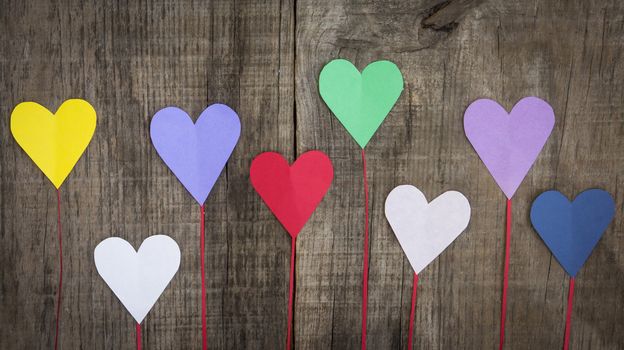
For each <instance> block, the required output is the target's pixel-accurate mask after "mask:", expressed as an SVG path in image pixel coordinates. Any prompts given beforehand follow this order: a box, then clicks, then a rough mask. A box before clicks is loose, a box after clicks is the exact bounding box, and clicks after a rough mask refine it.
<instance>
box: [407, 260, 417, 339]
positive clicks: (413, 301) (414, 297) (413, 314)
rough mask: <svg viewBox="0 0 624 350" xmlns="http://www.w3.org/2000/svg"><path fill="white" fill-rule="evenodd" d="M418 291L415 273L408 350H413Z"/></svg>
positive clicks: (415, 274)
mask: <svg viewBox="0 0 624 350" xmlns="http://www.w3.org/2000/svg"><path fill="white" fill-rule="evenodd" d="M417 289H418V274H417V273H415V272H414V283H413V284H412V310H411V311H410V320H409V333H408V335H407V348H408V349H410V350H411V349H412V335H413V333H414V316H415V314H416V312H415V311H416V290H417Z"/></svg>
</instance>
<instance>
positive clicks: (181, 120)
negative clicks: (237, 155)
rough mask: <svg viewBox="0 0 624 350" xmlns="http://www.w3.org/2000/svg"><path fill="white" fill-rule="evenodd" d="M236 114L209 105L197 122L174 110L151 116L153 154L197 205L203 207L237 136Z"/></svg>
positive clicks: (232, 149)
mask: <svg viewBox="0 0 624 350" xmlns="http://www.w3.org/2000/svg"><path fill="white" fill-rule="evenodd" d="M240 131H241V125H240V120H239V119H238V115H237V114H236V112H234V110H232V109H231V108H230V107H228V106H226V105H223V104H213V105H211V106H209V107H208V108H206V109H204V111H203V112H202V113H201V114H200V116H199V118H197V121H196V122H195V123H193V120H191V118H190V117H189V115H188V114H186V112H184V111H183V110H181V109H180V108H177V107H166V108H163V109H161V110H160V111H158V112H156V114H154V117H153V118H152V122H151V125H150V135H151V138H152V143H153V144H154V148H156V152H158V155H159V156H160V158H162V160H163V161H164V162H165V164H167V166H168V167H169V169H171V171H172V172H173V174H174V175H175V176H176V177H177V178H178V180H180V182H181V183H182V185H183V186H184V187H185V188H186V189H187V190H188V191H189V193H190V194H191V195H192V196H193V198H195V200H196V201H197V203H199V204H200V205H202V204H204V202H205V201H206V198H208V195H209V194H210V191H211V190H212V187H213V186H214V184H215V182H217V179H218V178H219V175H220V174H221V171H222V170H223V168H224V167H225V164H226V163H227V161H228V159H229V158H230V155H231V154H232V152H233V151H234V147H236V143H237V142H238V138H239V137H240Z"/></svg>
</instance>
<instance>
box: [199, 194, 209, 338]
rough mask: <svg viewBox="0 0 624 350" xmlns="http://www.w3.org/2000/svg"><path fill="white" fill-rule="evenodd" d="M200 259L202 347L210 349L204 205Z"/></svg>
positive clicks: (201, 219) (202, 207) (201, 221)
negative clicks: (207, 320)
mask: <svg viewBox="0 0 624 350" xmlns="http://www.w3.org/2000/svg"><path fill="white" fill-rule="evenodd" d="M199 213H200V214H199V215H200V217H199V231H200V232H199V260H200V264H201V268H200V270H201V304H202V311H201V315H202V349H203V350H206V349H208V332H207V325H206V275H205V273H204V272H205V271H204V262H205V248H204V227H205V222H204V205H203V204H202V205H201V206H200V207H199Z"/></svg>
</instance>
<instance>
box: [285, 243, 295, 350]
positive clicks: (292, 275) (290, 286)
mask: <svg viewBox="0 0 624 350" xmlns="http://www.w3.org/2000/svg"><path fill="white" fill-rule="evenodd" d="M296 247H297V237H293V238H292V240H291V247H290V278H289V283H288V325H287V326H286V350H289V349H290V336H291V334H292V318H293V292H294V290H295V248H296Z"/></svg>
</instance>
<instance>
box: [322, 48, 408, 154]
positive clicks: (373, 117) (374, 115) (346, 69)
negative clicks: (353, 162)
mask: <svg viewBox="0 0 624 350" xmlns="http://www.w3.org/2000/svg"><path fill="white" fill-rule="evenodd" d="M402 91H403V76H402V75H401V71H400V70H399V68H398V67H397V66H396V65H395V64H394V63H392V62H390V61H376V62H373V63H371V64H369V65H368V66H367V67H366V68H364V70H363V71H362V73H361V74H360V72H359V71H358V69H357V68H356V67H355V66H354V65H353V64H352V63H351V62H349V61H347V60H343V59H337V60H333V61H331V62H329V63H328V64H327V65H325V67H323V70H321V74H320V75H319V92H320V94H321V97H322V98H323V101H325V103H326V104H327V106H328V107H329V109H331V111H332V112H333V113H334V115H336V117H337V118H338V120H340V122H341V123H342V125H343V126H344V127H345V129H347V131H348V132H349V134H351V136H352V137H353V138H354V139H355V141H356V142H357V143H358V144H359V145H360V147H362V148H364V147H366V144H367V143H368V141H370V139H371V137H373V135H374V134H375V131H377V129H378V128H379V126H380V125H381V123H382V122H383V121H384V119H386V116H387V115H388V113H390V110H391V109H392V107H393V106H394V104H395V103H396V101H397V100H398V99H399V96H401V92H402Z"/></svg>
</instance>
